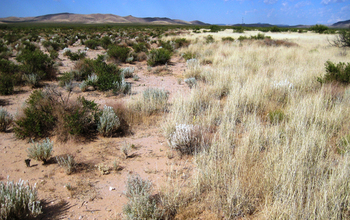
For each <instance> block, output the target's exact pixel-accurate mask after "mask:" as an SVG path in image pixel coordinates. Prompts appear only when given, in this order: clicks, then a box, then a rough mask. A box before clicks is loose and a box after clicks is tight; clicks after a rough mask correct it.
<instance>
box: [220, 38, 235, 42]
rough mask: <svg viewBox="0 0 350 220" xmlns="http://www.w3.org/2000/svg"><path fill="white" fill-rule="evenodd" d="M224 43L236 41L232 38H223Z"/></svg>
mask: <svg viewBox="0 0 350 220" xmlns="http://www.w3.org/2000/svg"><path fill="white" fill-rule="evenodd" d="M221 40H222V41H230V42H233V41H234V40H235V39H234V38H232V37H223V38H221Z"/></svg>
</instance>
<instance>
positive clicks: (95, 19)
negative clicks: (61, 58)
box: [0, 13, 209, 25]
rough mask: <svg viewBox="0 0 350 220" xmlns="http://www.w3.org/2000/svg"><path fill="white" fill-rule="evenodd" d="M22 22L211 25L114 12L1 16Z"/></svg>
mask: <svg viewBox="0 0 350 220" xmlns="http://www.w3.org/2000/svg"><path fill="white" fill-rule="evenodd" d="M20 22H34V23H80V24H104V23H140V24H176V25H179V24H180V25H181V24H185V25H191V24H194V25H209V24H206V23H203V22H201V21H192V22H191V21H190V22H188V21H183V20H178V19H170V18H158V17H147V18H137V17H133V16H131V15H129V16H125V17H121V16H118V15H113V14H88V15H84V14H73V13H59V14H48V15H42V16H37V17H23V18H22V17H7V18H0V23H20Z"/></svg>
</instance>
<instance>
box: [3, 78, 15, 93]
mask: <svg viewBox="0 0 350 220" xmlns="http://www.w3.org/2000/svg"><path fill="white" fill-rule="evenodd" d="M13 88H14V83H13V79H12V77H11V76H10V75H6V74H1V75H0V94H1V95H11V94H13Z"/></svg>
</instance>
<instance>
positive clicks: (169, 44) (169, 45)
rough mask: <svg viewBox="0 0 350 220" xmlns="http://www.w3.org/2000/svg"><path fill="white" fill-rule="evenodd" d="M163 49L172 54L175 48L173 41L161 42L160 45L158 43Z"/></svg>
mask: <svg viewBox="0 0 350 220" xmlns="http://www.w3.org/2000/svg"><path fill="white" fill-rule="evenodd" d="M158 44H159V45H160V46H161V47H162V48H163V49H166V50H168V51H170V52H173V51H174V47H173V45H172V42H171V41H169V40H168V41H162V40H160V41H159V43H158Z"/></svg>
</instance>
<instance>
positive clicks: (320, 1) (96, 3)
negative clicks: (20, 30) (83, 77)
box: [0, 0, 350, 25]
mask: <svg viewBox="0 0 350 220" xmlns="http://www.w3.org/2000/svg"><path fill="white" fill-rule="evenodd" d="M62 12H69V13H77V14H91V13H101V14H107V13H110V14H115V15H120V16H127V15H133V16H135V17H168V18H172V19H181V20H185V21H193V20H200V21H203V22H207V23H211V24H237V23H241V22H242V18H243V20H244V23H258V22H260V23H270V24H288V25H297V24H309V25H311V24H333V23H335V22H337V21H343V20H349V19H350V0H257V1H256V0H187V1H186V0H154V1H151V0H120V1H119V0H0V17H9V16H17V17H28V16H39V15H45V14H54V13H62Z"/></svg>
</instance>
